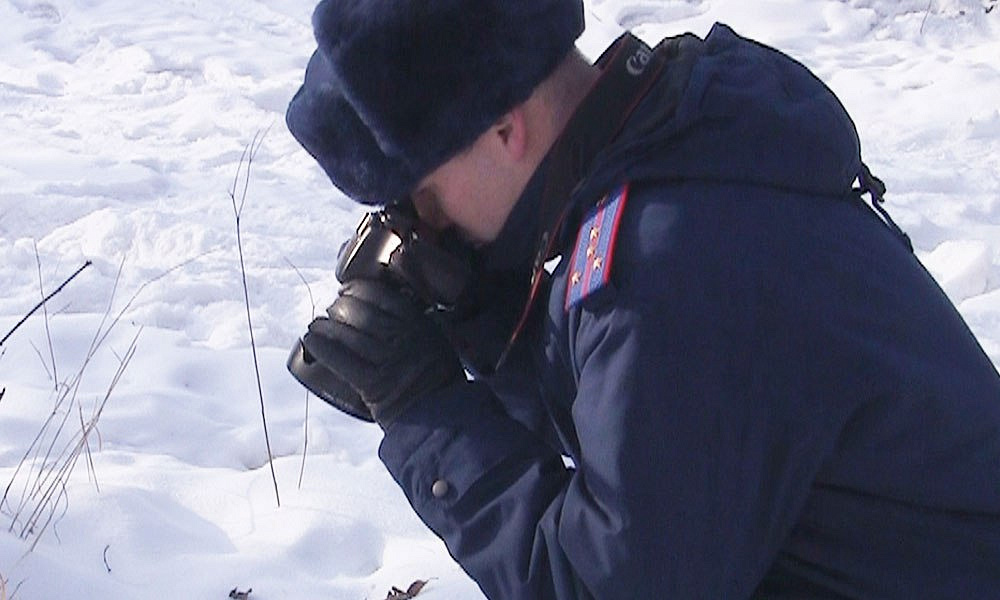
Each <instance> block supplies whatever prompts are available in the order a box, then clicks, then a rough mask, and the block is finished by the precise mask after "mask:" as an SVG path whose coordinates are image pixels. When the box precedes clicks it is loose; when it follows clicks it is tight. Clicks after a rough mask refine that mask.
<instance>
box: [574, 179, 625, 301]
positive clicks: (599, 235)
mask: <svg viewBox="0 0 1000 600" xmlns="http://www.w3.org/2000/svg"><path fill="white" fill-rule="evenodd" d="M627 199H628V184H627V183H625V184H622V185H621V186H619V187H618V188H616V189H614V190H613V191H612V192H611V193H609V194H608V195H606V196H605V197H604V198H602V199H601V201H600V202H598V203H597V204H596V205H594V207H593V208H591V209H590V211H589V212H588V213H587V216H586V217H585V218H584V219H583V224H582V225H581V226H580V231H579V233H577V236H576V246H574V248H573V255H572V262H571V263H570V266H569V281H567V282H566V310H567V311H568V310H569V309H571V308H573V307H574V306H576V305H577V304H579V303H580V302H582V301H583V299H584V298H586V297H587V296H590V295H591V294H593V293H594V292H596V291H597V290H599V289H601V288H603V287H604V286H606V285H607V284H608V281H610V280H611V261H612V259H613V258H614V252H615V239H616V238H617V237H618V225H619V224H620V222H621V218H622V213H623V212H624V211H625V201H626V200H627Z"/></svg>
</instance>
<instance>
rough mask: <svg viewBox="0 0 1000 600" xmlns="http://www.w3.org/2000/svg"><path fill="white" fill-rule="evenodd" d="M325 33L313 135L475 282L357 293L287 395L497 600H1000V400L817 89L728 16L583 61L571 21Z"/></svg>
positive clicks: (336, 5) (536, 2) (434, 7)
mask: <svg viewBox="0 0 1000 600" xmlns="http://www.w3.org/2000/svg"><path fill="white" fill-rule="evenodd" d="M314 27H315V30H316V36H317V40H318V43H319V48H318V50H317V51H316V53H315V54H314V55H313V57H312V59H311V61H310V64H309V67H308V69H307V71H306V77H305V84H304V85H303V87H302V89H301V90H300V91H299V93H298V94H297V95H296V97H295V98H294V99H293V101H292V103H291V105H290V107H289V111H288V124H289V127H290V129H291V131H292V132H293V134H294V135H295V136H296V137H297V138H298V139H299V140H300V141H301V142H302V143H303V145H304V146H305V147H306V149H307V150H309V151H310V152H311V153H312V154H313V156H315V157H316V158H317V160H318V161H319V163H320V164H321V165H322V166H323V168H324V169H325V170H326V172H327V173H328V174H329V176H330V177H331V179H332V180H333V182H334V184H335V185H337V186H338V187H339V188H340V189H341V190H343V191H344V192H345V193H347V194H348V195H350V196H351V197H353V198H355V199H356V200H358V201H361V202H364V203H368V204H378V205H391V206H390V210H399V211H406V210H413V211H415V212H416V214H417V215H418V216H419V218H420V221H421V224H420V225H419V227H420V228H423V229H421V231H420V236H418V242H420V243H425V242H426V240H427V239H431V238H432V237H433V235H440V236H441V237H442V238H443V239H444V240H445V241H447V240H449V239H452V238H451V234H457V236H458V237H459V238H460V239H461V240H462V241H463V244H461V245H462V246H464V247H468V248H471V249H472V250H471V252H472V254H473V260H474V264H475V268H476V271H475V272H476V275H475V277H474V279H473V283H472V285H471V288H470V290H469V291H467V293H466V294H465V295H464V296H463V299H462V300H461V301H456V302H455V305H454V306H451V307H449V308H451V309H453V312H449V313H441V312H440V311H438V312H435V311H434V310H433V308H431V309H427V308H426V307H427V306H428V305H430V306H432V307H433V306H434V305H435V302H433V301H430V302H428V301H427V300H426V298H424V297H422V296H421V294H419V293H415V292H414V291H413V289H412V287H410V286H406V285H401V284H399V282H398V281H397V280H393V279H392V278H384V277H381V276H378V275H377V273H376V274H375V275H372V276H347V275H345V277H344V279H347V281H345V282H344V286H343V288H342V289H341V291H340V295H339V297H338V299H337V300H336V301H335V302H334V304H333V305H332V306H331V307H330V309H329V310H328V317H324V318H321V319H317V320H316V321H314V322H313V323H312V324H311V325H310V327H309V333H307V334H306V336H305V337H304V338H303V340H302V348H300V349H299V351H298V353H297V355H296V356H297V357H298V358H296V356H293V360H292V363H293V365H292V366H293V370H295V371H297V372H298V373H299V376H300V378H302V379H303V381H304V382H305V383H306V384H307V385H309V386H310V387H311V388H312V389H314V391H317V393H319V394H320V395H321V396H323V397H324V398H325V399H327V400H328V401H329V402H330V403H331V404H333V405H334V406H337V407H339V408H341V409H342V410H345V411H346V412H348V413H350V414H353V415H355V416H359V417H362V418H366V419H374V420H375V421H377V422H378V423H379V425H381V426H382V428H383V429H384V430H385V437H384V440H383V442H382V445H381V448H380V456H381V458H382V460H383V461H384V463H385V464H386V466H387V468H388V469H389V471H390V472H391V473H392V475H393V476H394V478H395V479H396V481H397V482H398V483H399V485H400V486H401V487H402V489H403V491H404V492H405V493H406V495H407V497H408V498H409V500H410V502H411V504H412V505H413V508H414V509H415V510H416V512H417V513H418V514H419V515H420V517H421V518H422V519H423V520H424V522H425V523H427V525H428V526H429V527H430V528H431V529H433V530H434V531H435V532H436V533H437V534H438V535H439V536H441V538H442V539H443V540H444V542H445V543H446V545H447V547H448V549H449V551H450V552H451V554H452V555H453V556H454V557H455V559H456V560H457V561H458V562H459V563H460V564H461V565H462V566H463V568H464V569H465V570H466V571H467V572H468V573H469V574H470V575H471V576H472V577H473V578H474V579H475V580H476V581H477V582H478V584H479V585H480V587H481V588H482V590H483V591H484V592H485V593H486V595H487V596H489V597H490V598H531V599H539V598H546V599H547V598H559V599H563V598H601V599H605V598H653V597H656V598H750V597H760V598H845V597H846V598H945V597H962V598H987V597H997V594H998V593H1000V592H998V590H1000V377H998V375H997V372H996V369H995V368H994V366H993V365H992V364H991V363H990V361H989V359H988V358H987V357H986V355H985V354H984V352H983V351H982V349H981V348H980V347H979V345H978V344H977V343H976V341H975V339H974V338H973V336H972V335H971V333H970V332H969V330H968V328H967V327H966V325H965V324H964V322H963V321H962V319H961V318H960V316H959V315H958V314H957V312H956V311H955V309H954V307H953V306H952V305H951V304H950V302H949V301H948V300H947V298H946V297H945V296H944V294H943V293H942V292H941V291H940V289H939V288H938V287H937V286H936V285H935V284H934V282H933V281H932V279H931V278H930V277H929V276H928V274H927V273H926V272H925V271H924V270H923V268H922V267H921V266H920V264H919V263H918V262H917V260H916V259H915V258H914V257H913V255H912V252H911V250H910V249H909V242H908V240H907V239H906V237H905V235H904V234H902V232H901V231H899V230H898V228H896V227H895V225H894V224H892V222H891V220H890V219H888V215H886V214H885V213H884V211H882V209H881V207H880V206H879V202H881V194H882V192H883V191H884V190H883V188H882V187H881V185H880V182H879V181H878V180H877V179H875V178H874V177H872V176H871V174H870V173H869V172H868V169H867V168H865V167H864V165H863V164H862V163H861V158H860V151H859V145H858V138H857V135H856V132H855V129H854V126H853V123H852V122H851V120H850V118H849V117H848V116H847V114H846V113H845V112H844V109H843V108H842V106H841V105H840V103H839V102H838V101H837V99H836V98H835V97H834V96H833V94H832V93H831V92H830V91H829V90H828V89H827V88H826V87H825V86H823V85H822V83H820V82H819V81H818V80H817V79H816V78H815V77H813V76H812V75H811V74H810V73H809V72H808V71H807V70H806V69H805V68H804V67H803V66H801V65H800V64H798V63H796V62H794V61H793V60H791V59H789V58H788V57H786V56H784V55H783V54H781V53H779V52H777V51H775V50H772V49H769V48H767V47H764V46H762V45H759V44H756V43H754V42H751V41H748V40H746V39H743V38H741V37H739V36H737V35H736V34H735V33H733V32H732V31H731V30H729V29H728V28H726V27H725V26H721V25H718V26H716V27H715V28H713V29H712V31H711V32H710V33H709V34H708V35H707V36H706V37H705V39H704V40H701V39H698V38H696V37H694V36H692V35H687V36H682V37H678V38H674V39H668V40H664V41H663V42H662V43H661V44H660V45H658V46H657V47H656V49H655V50H651V49H649V48H647V47H645V46H644V45H643V44H642V43H641V42H639V41H638V40H637V39H636V38H634V37H632V36H630V35H625V36H623V37H622V38H621V39H620V40H618V41H617V42H616V43H615V44H614V45H613V46H612V47H611V48H610V49H609V50H608V51H607V52H606V54H605V55H604V56H603V57H602V58H601V59H600V60H599V61H598V63H597V64H596V65H591V64H589V63H588V62H587V61H586V60H584V59H583V58H582V57H581V56H580V55H579V54H578V53H577V52H576V51H575V50H574V48H573V44H574V40H575V39H576V37H577V36H578V35H579V33H580V32H581V30H582V28H583V18H582V7H581V5H580V2H579V0H480V1H478V2H471V1H468V0H430V1H428V0H392V1H390V0H362V1H356V2H343V1H340V2H338V1H335V0H326V1H324V2H321V3H320V5H319V6H318V8H317V11H316V13H315V16H314ZM856 181H857V182H858V185H857V186H855V185H854V184H855V182H856ZM865 196H867V197H869V198H870V199H871V202H872V205H873V206H874V207H875V208H876V209H877V211H874V210H872V207H870V206H868V204H867V203H866V201H865V200H864V197H865ZM415 244H416V243H415ZM442 244H444V242H442ZM448 245H449V246H453V245H454V243H453V240H452V242H449V244H448ZM397 251H398V252H401V253H403V255H404V256H405V253H406V252H407V250H406V248H405V247H404V245H400V248H398V249H397ZM394 256H395V254H394ZM393 260H395V259H389V260H388V263H387V264H390V266H391V264H392V261H393ZM557 260H558V264H556V261H557ZM546 267H547V268H546ZM550 271H551V272H550ZM511 307H513V309H512V308H511ZM296 360H297V361H298V362H296ZM303 365H306V366H303ZM308 365H312V366H311V367H310V366H308ZM463 366H464V367H465V369H466V370H467V371H468V372H469V373H471V375H472V378H471V379H470V380H467V378H466V375H465V372H464V371H463V368H462V367H463ZM299 368H301V369H307V368H314V369H318V370H319V372H322V373H323V374H324V375H323V376H322V377H320V378H312V377H311V376H304V375H302V373H306V371H305V370H299Z"/></svg>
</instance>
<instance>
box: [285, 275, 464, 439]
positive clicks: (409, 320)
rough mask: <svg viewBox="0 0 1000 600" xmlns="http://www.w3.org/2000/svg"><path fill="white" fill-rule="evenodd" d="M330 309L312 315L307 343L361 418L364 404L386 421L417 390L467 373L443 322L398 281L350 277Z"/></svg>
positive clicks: (336, 393) (331, 383)
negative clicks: (396, 284) (323, 314)
mask: <svg viewBox="0 0 1000 600" xmlns="http://www.w3.org/2000/svg"><path fill="white" fill-rule="evenodd" d="M326 312H327V316H326V317H319V318H317V319H315V320H313V322H312V323H310V325H309V332H308V333H307V334H306V335H305V336H304V337H303V338H302V345H303V347H304V350H305V352H306V353H307V354H308V355H309V356H310V357H311V358H312V359H313V360H315V361H316V362H317V363H318V364H319V365H321V366H322V367H324V368H325V369H326V370H328V371H329V373H330V375H331V376H332V377H331V378H329V380H328V382H327V384H326V385H328V386H330V387H332V388H339V389H329V390H327V391H328V392H329V393H330V394H331V395H333V396H335V397H337V398H339V399H340V400H341V402H342V403H345V404H347V408H345V407H344V406H342V405H338V406H339V407H340V408H342V409H344V410H345V412H348V413H349V414H353V415H354V416H359V417H361V418H364V416H365V415H363V414H358V413H361V410H360V408H361V406H364V407H365V408H367V410H368V412H370V414H371V416H372V417H373V418H374V419H375V421H376V422H378V423H379V425H381V426H382V427H383V429H384V428H387V427H388V426H389V425H390V424H391V423H392V422H393V421H394V420H395V418H396V417H398V416H399V415H400V414H402V412H403V410H404V409H405V408H406V407H407V406H408V405H409V403H410V401H412V400H413V399H414V398H416V397H417V396H419V395H420V394H423V393H425V392H430V391H434V390H436V389H440V388H443V387H445V386H447V385H449V384H451V383H454V382H458V381H464V380H465V372H464V370H463V369H462V366H461V364H460V363H459V360H458V357H457V356H456V354H455V351H454V350H453V349H452V347H451V344H450V343H449V342H448V340H447V339H446V337H445V335H444V333H443V332H442V331H441V329H440V327H438V325H437V324H436V323H434V322H433V321H432V320H431V318H430V317H429V316H428V315H426V314H425V313H424V309H423V307H422V306H420V305H419V304H418V303H417V302H416V301H415V300H413V299H412V298H410V297H408V296H406V295H405V294H404V293H403V292H401V291H400V290H398V289H397V288H395V287H392V286H390V285H387V284H386V283H383V282H381V281H376V280H369V279H355V280H352V281H349V282H347V283H345V284H344V285H343V287H341V288H340V292H339V297H338V298H337V300H336V301H335V302H334V303H333V304H332V305H331V306H330V307H329V308H328V309H327V310H326ZM352 393H353V394H355V395H354V396H351V394H352ZM359 399H360V403H359V402H358V400H359ZM335 405H337V404H335Z"/></svg>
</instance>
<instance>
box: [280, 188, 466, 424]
mask: <svg viewBox="0 0 1000 600" xmlns="http://www.w3.org/2000/svg"><path fill="white" fill-rule="evenodd" d="M472 255H473V253H472V250H471V249H470V248H469V247H468V246H467V245H466V244H464V243H463V242H462V241H461V240H458V239H457V238H455V237H453V236H452V235H450V234H448V233H444V234H442V233H439V232H434V231H429V230H426V229H425V228H424V227H423V224H422V223H421V222H420V220H419V219H418V218H417V215H416V213H415V211H414V210H413V207H412V206H411V205H408V204H399V205H391V206H388V207H386V208H385V209H383V210H380V211H376V212H370V213H368V214H366V215H365V216H364V217H363V218H362V219H361V222H360V223H359V224H358V226H357V229H356V230H355V232H354V235H353V236H351V238H350V239H348V240H347V241H346V242H344V244H343V245H342V246H341V248H340V252H339V254H338V257H337V268H336V275H337V279H338V280H339V281H340V282H341V283H347V282H348V281H352V280H355V279H377V280H381V281H385V282H387V283H389V284H390V285H393V286H395V287H397V289H399V291H400V292H401V293H403V294H404V295H407V296H409V297H411V298H413V299H414V300H416V301H417V302H418V303H419V304H420V305H422V306H424V307H425V309H426V311H427V312H428V313H430V314H431V315H432V316H434V317H436V318H439V319H449V318H453V317H454V316H456V315H457V314H458V313H460V312H461V309H460V307H461V305H462V304H463V302H465V301H466V297H467V296H468V295H469V293H470V288H471V285H470V284H471V281H472V273H473V268H472ZM287 367H288V370H289V371H290V372H291V373H292V375H293V376H294V377H295V378H296V379H297V380H298V381H299V383H301V384H302V385H303V386H305V387H306V388H307V389H308V390H309V391H311V392H312V393H314V394H316V395H317V396H319V397H320V398H322V399H323V400H325V401H326V402H328V403H330V404H332V405H334V406H336V407H337V408H339V409H341V410H343V411H344V412H347V413H348V414H350V415H353V416H355V417H357V418H359V419H363V420H366V421H371V420H372V417H371V415H370V414H369V413H368V409H367V408H366V407H365V406H364V404H363V403H361V402H360V400H353V399H352V398H351V394H350V393H349V392H346V391H345V392H344V393H343V395H342V396H340V395H338V394H337V393H336V391H335V390H337V389H342V388H343V384H342V383H341V382H339V381H338V380H337V378H336V377H335V376H334V375H333V374H332V373H331V372H330V371H329V370H328V369H326V368H325V367H323V365H321V364H320V363H319V362H317V361H316V360H315V359H314V358H313V357H312V356H311V355H310V354H309V353H308V352H307V351H306V349H305V346H303V344H302V340H298V341H297V342H296V344H295V346H294V347H293V348H292V352H291V354H290V355H289V357H288V362H287Z"/></svg>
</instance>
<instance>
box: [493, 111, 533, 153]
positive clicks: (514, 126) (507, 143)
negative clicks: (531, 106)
mask: <svg viewBox="0 0 1000 600" xmlns="http://www.w3.org/2000/svg"><path fill="white" fill-rule="evenodd" d="M493 131H494V133H495V135H496V141H497V142H498V144H499V149H500V151H501V152H503V153H504V155H506V156H507V158H509V159H511V160H514V161H520V160H521V159H523V158H524V157H525V155H526V154H527V151H528V124H527V121H526V119H525V112H524V107H523V106H515V107H514V108H512V109H511V110H510V111H509V112H507V113H505V114H504V115H503V116H502V117H500V118H499V119H498V120H497V122H496V123H495V124H494V125H493Z"/></svg>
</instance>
